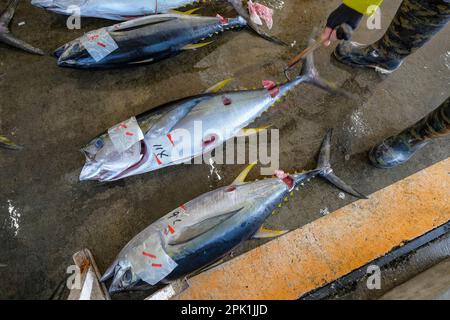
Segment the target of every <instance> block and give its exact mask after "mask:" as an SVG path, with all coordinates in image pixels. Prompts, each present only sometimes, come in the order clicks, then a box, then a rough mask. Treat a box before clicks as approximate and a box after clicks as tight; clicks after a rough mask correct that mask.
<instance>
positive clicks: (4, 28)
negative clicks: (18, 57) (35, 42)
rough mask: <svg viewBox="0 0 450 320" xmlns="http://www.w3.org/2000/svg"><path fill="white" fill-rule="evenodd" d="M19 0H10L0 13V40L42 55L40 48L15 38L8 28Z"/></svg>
mask: <svg viewBox="0 0 450 320" xmlns="http://www.w3.org/2000/svg"><path fill="white" fill-rule="evenodd" d="M19 1H20V0H11V1H10V2H9V4H8V6H7V7H6V9H5V11H3V12H2V13H1V14H0V42H3V43H6V44H8V45H10V46H13V47H16V48H19V49H22V50H24V51H26V52H29V53H33V54H39V55H44V52H43V51H42V50H41V49H38V48H35V47H33V46H32V45H30V44H28V43H26V42H25V41H22V40H20V39H18V38H16V37H15V36H14V35H13V34H12V33H11V32H10V30H9V29H8V26H9V24H10V23H11V20H12V18H13V16H14V13H15V11H16V8H17V6H18V4H19Z"/></svg>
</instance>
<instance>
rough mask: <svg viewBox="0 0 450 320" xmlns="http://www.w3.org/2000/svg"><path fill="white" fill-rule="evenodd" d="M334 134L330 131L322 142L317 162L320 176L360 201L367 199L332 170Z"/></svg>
mask: <svg viewBox="0 0 450 320" xmlns="http://www.w3.org/2000/svg"><path fill="white" fill-rule="evenodd" d="M332 134H333V129H329V130H328V131H327V134H326V135H325V138H324V139H323V141H322V146H321V148H320V153H319V158H318V160H317V168H316V170H320V173H319V176H320V177H322V178H324V179H325V180H327V181H328V182H329V183H331V184H332V185H334V186H335V187H336V188H338V189H340V190H342V191H345V192H347V193H348V194H351V195H352V196H355V197H357V198H360V199H367V197H366V196H365V195H363V194H362V193H360V192H359V191H356V190H355V189H353V188H352V187H351V186H349V185H348V184H347V183H345V182H344V181H343V180H342V179H340V178H339V177H338V176H336V175H335V174H334V172H333V169H332V168H331V164H330V154H331V136H332Z"/></svg>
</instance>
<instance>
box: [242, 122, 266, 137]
mask: <svg viewBox="0 0 450 320" xmlns="http://www.w3.org/2000/svg"><path fill="white" fill-rule="evenodd" d="M271 126H272V125H271V124H269V125H267V126H264V127H259V128H244V129H241V131H239V134H238V135H237V136H239V137H248V136H251V135H254V134H258V133H260V132H261V131H264V130H267V129H268V128H270V127H271Z"/></svg>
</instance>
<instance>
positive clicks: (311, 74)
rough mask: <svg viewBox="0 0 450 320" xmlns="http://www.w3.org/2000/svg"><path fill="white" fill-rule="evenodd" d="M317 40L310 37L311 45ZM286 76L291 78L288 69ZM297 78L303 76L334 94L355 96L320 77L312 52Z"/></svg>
mask: <svg viewBox="0 0 450 320" xmlns="http://www.w3.org/2000/svg"><path fill="white" fill-rule="evenodd" d="M315 41H316V40H314V38H313V37H311V38H310V39H309V43H308V45H309V46H312V45H314V43H315ZM285 74H286V77H287V78H288V79H289V76H288V74H287V71H285ZM297 78H301V79H302V80H303V82H306V83H309V84H311V85H313V86H316V87H318V88H320V89H323V90H325V91H327V92H329V93H332V94H339V95H342V96H345V97H348V98H353V96H352V95H351V94H350V93H348V92H347V91H345V90H343V89H341V88H339V87H338V86H337V85H336V84H334V83H331V82H329V81H327V80H325V79H323V78H321V77H320V75H319V72H318V71H317V68H316V65H315V64H314V54H313V53H312V52H311V53H310V54H309V55H307V56H306V58H305V61H304V62H303V65H302V68H301V70H300V74H299V75H298V77H297Z"/></svg>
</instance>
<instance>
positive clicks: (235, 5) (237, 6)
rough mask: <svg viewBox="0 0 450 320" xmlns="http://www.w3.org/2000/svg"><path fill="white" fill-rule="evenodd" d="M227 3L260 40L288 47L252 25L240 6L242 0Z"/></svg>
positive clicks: (229, 0) (245, 11) (231, 0)
mask: <svg viewBox="0 0 450 320" xmlns="http://www.w3.org/2000/svg"><path fill="white" fill-rule="evenodd" d="M228 2H229V3H230V4H231V5H232V6H233V8H234V10H236V12H237V13H238V14H239V16H241V17H242V18H243V19H244V20H245V21H246V22H247V26H248V27H249V29H250V30H252V31H253V32H254V33H256V34H257V35H259V36H260V37H261V38H263V39H266V40H268V41H270V42H273V43H276V44H279V45H282V46H286V47H287V46H289V45H288V44H287V43H286V42H284V41H283V40H281V39H278V38H277V37H274V36H271V35H269V34H267V33H265V32H264V31H262V30H261V28H259V26H257V25H256V24H255V23H253V22H252V21H251V19H250V15H249V14H248V11H247V10H246V9H245V8H244V6H243V4H242V0H228Z"/></svg>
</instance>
